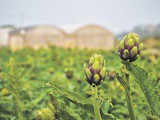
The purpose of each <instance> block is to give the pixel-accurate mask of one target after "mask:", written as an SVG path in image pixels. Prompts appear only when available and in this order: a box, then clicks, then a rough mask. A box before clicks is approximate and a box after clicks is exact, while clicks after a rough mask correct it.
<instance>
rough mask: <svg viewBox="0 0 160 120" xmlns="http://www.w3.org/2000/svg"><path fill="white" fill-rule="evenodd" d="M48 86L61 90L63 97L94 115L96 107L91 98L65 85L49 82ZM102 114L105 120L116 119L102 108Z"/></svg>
mask: <svg viewBox="0 0 160 120" xmlns="http://www.w3.org/2000/svg"><path fill="white" fill-rule="evenodd" d="M47 86H50V87H52V88H54V89H55V90H56V91H57V92H59V93H60V94H61V95H62V96H63V97H65V98H67V99H68V100H70V101H71V102H72V103H74V104H75V105H77V106H79V107H81V108H83V109H85V110H86V111H87V112H89V113H91V114H92V115H94V107H93V105H92V102H91V99H86V98H84V97H83V96H81V95H79V94H77V93H75V92H71V91H69V90H67V89H65V88H63V87H59V86H57V85H53V84H51V83H49V84H47ZM101 115H102V118H103V120H106V119H107V120H116V117H115V116H113V115H111V114H104V113H103V111H102V110H101Z"/></svg>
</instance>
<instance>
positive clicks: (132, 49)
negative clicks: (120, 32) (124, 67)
mask: <svg viewBox="0 0 160 120" xmlns="http://www.w3.org/2000/svg"><path fill="white" fill-rule="evenodd" d="M139 39H140V37H139V35H137V34H136V33H129V34H128V35H126V36H124V38H123V39H122V40H121V41H120V43H119V45H118V52H119V57H120V58H121V59H122V60H124V61H126V60H128V61H130V62H134V61H135V60H137V58H138V57H139V55H140V53H141V51H142V49H143V43H140V42H139Z"/></svg>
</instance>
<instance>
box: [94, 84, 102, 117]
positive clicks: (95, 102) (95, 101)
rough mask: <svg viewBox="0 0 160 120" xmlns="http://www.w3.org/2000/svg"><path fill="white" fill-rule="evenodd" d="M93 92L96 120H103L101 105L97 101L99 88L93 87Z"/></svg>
mask: <svg viewBox="0 0 160 120" xmlns="http://www.w3.org/2000/svg"><path fill="white" fill-rule="evenodd" d="M92 92H93V95H92V102H93V106H94V114H95V117H96V120H102V118H101V114H100V107H99V104H98V101H97V98H98V95H97V92H98V89H97V86H94V87H93V86H92Z"/></svg>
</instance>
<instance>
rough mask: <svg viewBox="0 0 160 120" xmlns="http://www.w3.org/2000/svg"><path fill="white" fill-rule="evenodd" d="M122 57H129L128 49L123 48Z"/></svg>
mask: <svg viewBox="0 0 160 120" xmlns="http://www.w3.org/2000/svg"><path fill="white" fill-rule="evenodd" d="M122 57H123V58H124V59H127V58H129V51H128V50H127V49H125V50H124V51H123V55H122Z"/></svg>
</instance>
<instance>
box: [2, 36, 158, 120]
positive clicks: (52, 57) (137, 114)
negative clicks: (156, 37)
mask: <svg viewBox="0 0 160 120" xmlns="http://www.w3.org/2000/svg"><path fill="white" fill-rule="evenodd" d="M142 47H143V44H141V43H140V42H139V36H138V35H137V34H135V33H130V34H128V35H127V36H125V37H124V39H123V40H122V41H121V42H120V43H119V47H118V52H117V50H116V49H113V50H110V51H103V50H87V49H83V50H78V49H76V48H74V49H63V48H57V47H55V46H51V47H50V48H49V49H40V50H37V51H36V50H33V49H31V48H24V49H22V50H18V51H16V52H13V51H11V50H10V49H9V48H1V49H0V72H1V73H0V119H2V120H3V119H4V120H6V119H12V120H14V119H15V120H16V119H18V120H28V119H32V120H52V119H62V120H72V119H73V120H74V119H78V120H93V119H95V120H102V119H103V120H116V119H117V120H118V119H122V120H123V119H124V120H127V119H131V120H135V119H137V120H142V119H157V120H158V119H159V117H160V114H159V110H160V91H159V88H160V84H159V71H160V66H158V64H159V63H160V59H159V58H158V55H157V54H152V53H150V52H149V51H147V50H145V51H144V52H143V51H142ZM141 51H142V53H141ZM95 53H97V54H95ZM91 55H93V56H92V57H91V58H90V56H91ZM88 58H90V59H88ZM119 58H120V59H121V60H120V59H119ZM133 62H134V63H133ZM84 63H85V64H84ZM83 64H84V65H83ZM83 67H84V68H83ZM149 73H152V74H153V75H151V74H149ZM87 82H88V83H89V84H87Z"/></svg>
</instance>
